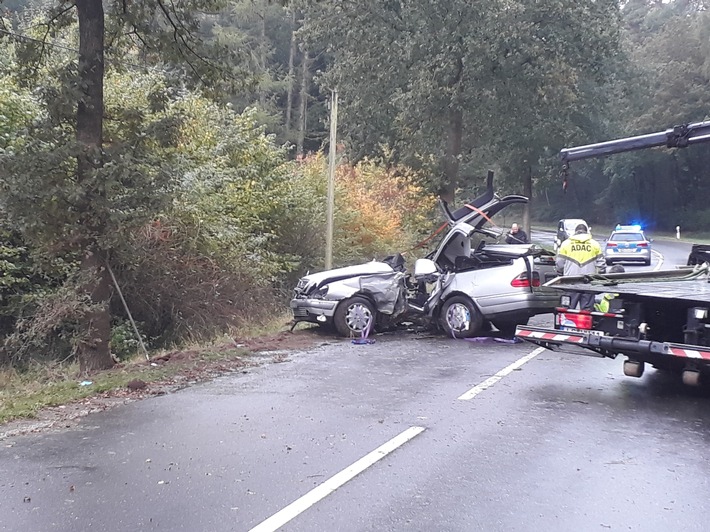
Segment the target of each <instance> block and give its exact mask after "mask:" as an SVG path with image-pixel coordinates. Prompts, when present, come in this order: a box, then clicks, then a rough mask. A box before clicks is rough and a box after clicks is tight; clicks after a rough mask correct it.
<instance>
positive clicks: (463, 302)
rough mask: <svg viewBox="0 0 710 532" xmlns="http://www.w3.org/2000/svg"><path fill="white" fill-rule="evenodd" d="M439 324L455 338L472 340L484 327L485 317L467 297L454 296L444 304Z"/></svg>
mask: <svg viewBox="0 0 710 532" xmlns="http://www.w3.org/2000/svg"><path fill="white" fill-rule="evenodd" d="M439 323H440V324H441V326H442V328H443V329H444V330H445V331H446V333H447V334H449V335H450V336H453V337H455V338H470V337H472V336H475V335H476V334H478V332H479V331H480V330H481V327H482V326H483V317H482V316H481V313H480V312H479V311H478V308H477V307H476V305H474V304H473V302H472V301H471V300H470V299H468V298H467V297H465V296H454V297H452V298H450V299H447V300H446V302H444V306H443V308H442V309H441V315H440V318H439Z"/></svg>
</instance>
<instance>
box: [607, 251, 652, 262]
mask: <svg viewBox="0 0 710 532" xmlns="http://www.w3.org/2000/svg"><path fill="white" fill-rule="evenodd" d="M604 259H605V260H607V261H619V262H620V261H636V260H638V261H644V262H647V261H649V260H651V251H650V250H648V249H645V250H643V251H635V252H633V253H621V252H619V251H614V252H606V251H605V252H604Z"/></svg>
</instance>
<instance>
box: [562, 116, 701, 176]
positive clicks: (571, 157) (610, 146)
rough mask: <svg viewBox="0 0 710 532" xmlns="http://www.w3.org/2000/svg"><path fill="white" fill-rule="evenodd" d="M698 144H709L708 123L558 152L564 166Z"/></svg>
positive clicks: (676, 127) (677, 127)
mask: <svg viewBox="0 0 710 532" xmlns="http://www.w3.org/2000/svg"><path fill="white" fill-rule="evenodd" d="M700 142H710V121H707V122H696V123H694V124H683V125H680V126H675V127H672V128H670V129H666V130H665V131H660V132H658V133H649V134H648V135H639V136H637V137H628V138H625V139H617V140H609V141H606V142H599V143H597V144H587V145H586V146H577V147H575V148H564V149H562V150H561V151H560V158H561V159H562V163H563V164H565V165H566V164H567V163H569V162H571V161H579V160H581V159H589V158H590V157H599V156H602V155H613V154H615V153H622V152H627V151H633V150H642V149H644V148H654V147H656V146H666V147H667V148H685V147H686V146H690V145H691V144H698V143H700Z"/></svg>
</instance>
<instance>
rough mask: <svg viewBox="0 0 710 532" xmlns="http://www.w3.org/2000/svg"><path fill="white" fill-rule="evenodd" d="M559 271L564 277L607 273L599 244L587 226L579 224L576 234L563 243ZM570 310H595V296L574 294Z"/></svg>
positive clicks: (571, 298) (558, 254)
mask: <svg viewBox="0 0 710 532" xmlns="http://www.w3.org/2000/svg"><path fill="white" fill-rule="evenodd" d="M556 266H557V271H558V272H559V273H562V275H565V276H568V275H594V274H597V273H604V272H605V271H606V261H605V260H604V254H603V253H602V248H601V246H600V245H599V242H597V241H596V240H594V239H593V238H592V235H590V234H589V229H587V226H586V225H585V224H579V225H578V226H577V227H576V228H575V230H574V234H573V235H572V236H571V237H569V238H568V239H567V240H565V241H564V242H562V245H561V246H560V249H559V250H558V251H557V262H556ZM569 295H570V305H569V308H572V309H573V308H576V307H577V304H578V303H579V308H580V309H581V310H594V294H588V293H585V292H572V293H570V294H569Z"/></svg>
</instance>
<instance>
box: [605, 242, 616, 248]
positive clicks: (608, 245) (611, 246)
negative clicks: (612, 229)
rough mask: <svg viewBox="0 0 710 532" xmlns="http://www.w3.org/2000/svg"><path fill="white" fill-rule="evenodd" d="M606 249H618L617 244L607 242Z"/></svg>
mask: <svg viewBox="0 0 710 532" xmlns="http://www.w3.org/2000/svg"><path fill="white" fill-rule="evenodd" d="M606 247H608V248H615V247H616V244H615V243H614V242H607V243H606Z"/></svg>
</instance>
